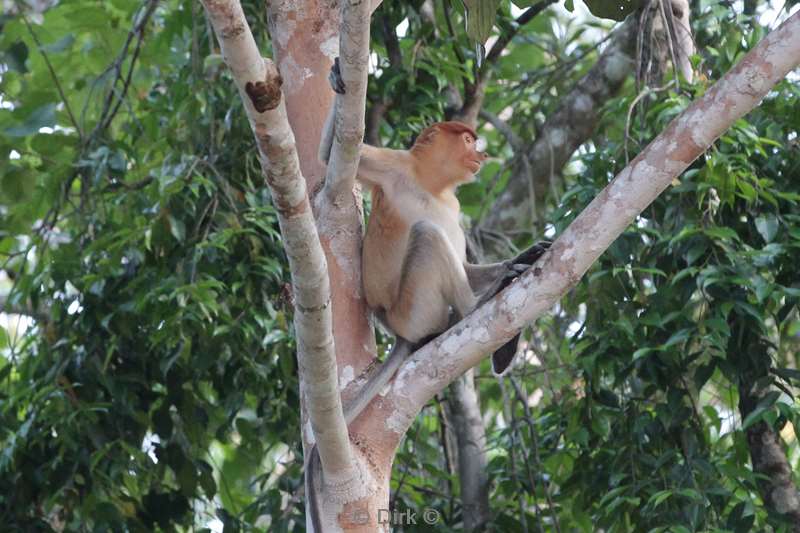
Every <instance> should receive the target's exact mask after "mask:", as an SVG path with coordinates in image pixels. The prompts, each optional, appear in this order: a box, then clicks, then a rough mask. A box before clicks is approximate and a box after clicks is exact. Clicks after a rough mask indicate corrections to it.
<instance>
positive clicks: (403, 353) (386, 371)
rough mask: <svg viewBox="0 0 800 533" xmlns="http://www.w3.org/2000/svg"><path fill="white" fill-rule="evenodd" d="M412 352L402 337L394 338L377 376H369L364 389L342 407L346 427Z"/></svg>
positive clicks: (411, 345) (409, 344) (411, 347)
mask: <svg viewBox="0 0 800 533" xmlns="http://www.w3.org/2000/svg"><path fill="white" fill-rule="evenodd" d="M413 350H414V345H413V344H411V343H410V342H409V341H407V340H405V339H404V338H402V337H396V338H395V343H394V347H392V351H391V352H389V356H388V357H387V358H386V361H384V363H383V364H382V365H381V366H380V368H379V369H378V372H377V374H375V375H374V376H370V377H369V379H368V380H367V383H366V384H365V385H364V387H363V388H362V389H361V390H359V391H358V393H357V394H356V397H355V398H353V399H352V400H351V401H350V402H349V403H348V404H347V405H345V406H344V420H345V422H347V425H348V426H349V425H350V422H352V421H353V420H355V419H356V417H358V415H360V414H361V411H363V410H364V408H365V407H366V406H367V405H368V404H369V402H370V401H371V400H372V399H373V398H374V397H375V396H376V395H377V394H378V393H379V392H380V391H381V389H382V388H383V387H384V385H386V384H387V383H388V382H389V380H390V379H391V377H392V376H393V375H394V373H395V372H397V369H398V368H400V365H401V364H402V363H403V361H405V359H406V357H408V356H409V355H410V354H411V352H412V351H413Z"/></svg>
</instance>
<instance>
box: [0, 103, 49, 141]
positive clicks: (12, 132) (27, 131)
mask: <svg viewBox="0 0 800 533" xmlns="http://www.w3.org/2000/svg"><path fill="white" fill-rule="evenodd" d="M55 123H56V104H53V103H50V104H45V105H43V106H41V107H38V108H36V109H34V110H33V111H32V112H31V113H30V114H28V115H27V116H25V117H24V118H22V119H21V120H20V121H18V122H17V124H16V125H15V126H11V127H8V128H6V129H5V130H3V133H4V134H5V135H8V136H9V137H27V136H28V135H33V134H34V133H37V132H38V131H39V130H40V129H41V128H44V127H52V126H54V125H55Z"/></svg>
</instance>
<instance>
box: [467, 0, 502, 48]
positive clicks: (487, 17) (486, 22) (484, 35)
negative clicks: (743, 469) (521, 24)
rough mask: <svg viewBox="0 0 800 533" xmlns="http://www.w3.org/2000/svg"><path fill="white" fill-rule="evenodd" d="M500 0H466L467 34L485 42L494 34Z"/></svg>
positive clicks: (479, 41) (480, 41)
mask: <svg viewBox="0 0 800 533" xmlns="http://www.w3.org/2000/svg"><path fill="white" fill-rule="evenodd" d="M498 6H500V0H464V7H465V8H466V10H467V13H466V16H467V35H469V36H470V37H471V38H472V39H474V40H475V41H477V42H478V43H485V42H486V40H487V39H488V38H489V36H490V35H491V34H492V26H494V21H495V17H496V16H497V8H498Z"/></svg>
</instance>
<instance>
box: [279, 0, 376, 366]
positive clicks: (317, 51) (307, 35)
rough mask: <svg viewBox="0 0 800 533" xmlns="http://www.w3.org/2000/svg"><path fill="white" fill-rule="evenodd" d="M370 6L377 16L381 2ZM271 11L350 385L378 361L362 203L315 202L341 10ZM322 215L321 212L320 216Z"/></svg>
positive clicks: (286, 7) (321, 5)
mask: <svg viewBox="0 0 800 533" xmlns="http://www.w3.org/2000/svg"><path fill="white" fill-rule="evenodd" d="M372 4H373V6H372V8H373V9H374V8H375V7H377V4H379V2H374V1H373V2H372ZM267 6H268V9H267V14H268V21H269V30H270V36H271V40H272V46H273V48H274V50H275V55H276V61H277V64H278V67H279V69H280V72H281V75H282V76H283V78H284V87H283V90H284V97H285V98H286V105H287V110H288V114H289V122H290V123H291V125H292V129H293V130H294V131H295V134H296V135H297V140H298V150H299V154H300V167H301V169H302V171H303V175H304V176H305V177H306V182H307V184H308V189H309V191H311V198H312V204H313V205H314V207H315V209H316V210H317V211H318V212H317V223H318V227H319V234H320V240H321V242H322V247H323V249H324V251H325V256H326V258H327V262H328V270H329V277H330V283H331V301H332V305H333V334H334V338H335V339H336V357H337V361H338V365H339V368H340V371H343V372H344V374H342V372H340V374H342V377H343V378H344V379H348V380H351V379H353V377H354V376H357V375H359V374H360V373H361V372H362V371H363V370H364V368H365V367H366V366H367V365H368V364H369V362H370V361H372V359H373V358H374V355H375V338H374V335H373V331H372V327H371V325H370V323H369V320H368V317H369V314H368V312H367V306H366V301H365V300H364V297H363V294H362V291H361V268H360V261H359V259H358V258H359V257H360V253H361V252H360V250H361V235H362V232H363V223H362V213H361V196H360V193H359V192H358V191H356V192H355V193H354V194H353V195H351V197H350V198H348V199H346V200H345V201H343V202H339V203H338V205H331V204H330V203H325V204H321V203H320V202H316V201H315V200H314V197H315V195H316V193H317V192H318V191H320V190H321V188H322V187H323V183H324V180H325V172H326V169H325V165H323V164H322V162H321V161H320V160H319V158H318V156H317V154H318V148H319V139H320V134H321V133H322V128H323V125H324V123H325V118H326V116H327V114H328V109H330V106H331V105H332V103H333V94H334V93H333V91H332V90H331V87H330V83H329V82H328V74H329V72H330V68H331V65H332V64H333V59H334V58H335V57H337V56H338V55H339V20H340V17H339V8H338V3H337V2H330V1H326V0H298V1H288V0H281V1H272V2H267ZM347 66H349V63H348V64H347V65H346V67H345V68H347ZM347 73H348V74H349V72H347ZM320 210H322V211H324V212H323V213H322V215H320V213H319V211H320Z"/></svg>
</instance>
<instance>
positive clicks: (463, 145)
mask: <svg viewBox="0 0 800 533" xmlns="http://www.w3.org/2000/svg"><path fill="white" fill-rule="evenodd" d="M456 154H457V155H458V159H457V160H458V162H459V163H460V166H461V167H463V168H464V169H465V170H467V174H468V175H467V176H466V180H465V181H474V180H475V174H477V173H478V172H479V171H480V169H481V165H482V164H483V162H484V161H485V160H486V159H487V158H488V157H489V156H488V155H486V153H485V152H480V151H478V148H477V139H476V138H475V137H473V136H472V134H471V133H468V132H463V133H461V134H460V135H459V136H458V140H457V143H456V146H455V151H454V155H456Z"/></svg>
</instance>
